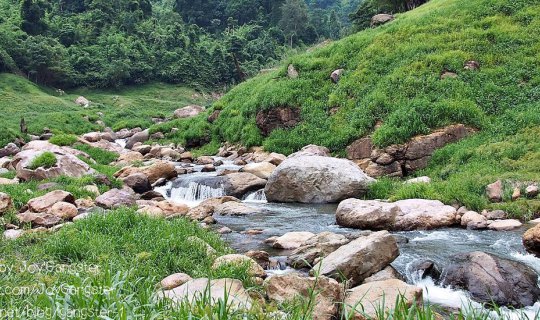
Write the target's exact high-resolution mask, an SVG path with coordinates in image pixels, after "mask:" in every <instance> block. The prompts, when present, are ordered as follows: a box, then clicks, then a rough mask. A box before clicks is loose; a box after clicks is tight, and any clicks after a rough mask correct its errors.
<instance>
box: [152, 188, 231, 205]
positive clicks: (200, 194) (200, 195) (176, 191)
mask: <svg viewBox="0 0 540 320" xmlns="http://www.w3.org/2000/svg"><path fill="white" fill-rule="evenodd" d="M171 186H172V182H169V183H167V184H166V185H164V186H161V187H157V188H155V191H157V192H159V193H161V194H162V195H163V196H164V197H165V198H166V199H167V200H171V201H174V202H176V203H183V204H186V205H188V206H189V207H195V206H197V205H199V204H200V203H201V202H202V201H204V200H207V199H210V198H218V197H223V196H225V190H224V189H223V188H212V187H209V186H205V185H201V184H199V183H197V182H190V183H189V184H188V186H187V187H177V188H171ZM168 190H170V193H169V192H168Z"/></svg>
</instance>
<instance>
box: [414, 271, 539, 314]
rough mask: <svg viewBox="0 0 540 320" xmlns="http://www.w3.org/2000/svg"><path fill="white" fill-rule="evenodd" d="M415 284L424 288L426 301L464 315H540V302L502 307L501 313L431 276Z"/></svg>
mask: <svg viewBox="0 0 540 320" xmlns="http://www.w3.org/2000/svg"><path fill="white" fill-rule="evenodd" d="M414 285H416V286H418V287H420V288H422V289H423V291H424V295H423V298H424V302H427V303H429V304H430V305H439V306H443V307H447V308H452V309H460V310H461V311H462V313H463V314H464V315H468V314H469V315H472V314H474V315H479V314H481V315H489V318H491V319H494V320H495V319H504V320H526V319H531V320H532V319H538V316H540V302H537V303H535V304H534V305H533V306H530V307H526V308H522V309H509V308H505V307H502V308H500V309H499V312H500V313H497V312H496V311H494V310H489V309H486V308H484V307H483V306H482V304H480V303H478V302H475V301H473V300H471V298H470V296H469V294H468V293H467V292H466V291H462V290H455V289H452V288H449V287H441V286H437V285H435V283H434V281H433V279H431V278H425V279H421V280H418V281H415V283H414Z"/></svg>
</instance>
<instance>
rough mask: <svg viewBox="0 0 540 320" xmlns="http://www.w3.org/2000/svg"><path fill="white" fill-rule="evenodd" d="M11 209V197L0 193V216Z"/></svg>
mask: <svg viewBox="0 0 540 320" xmlns="http://www.w3.org/2000/svg"><path fill="white" fill-rule="evenodd" d="M12 207H13V202H12V200H11V197H10V196H9V195H8V194H7V193H3V192H0V215H2V214H3V213H6V212H7V211H8V210H9V209H11V208H12Z"/></svg>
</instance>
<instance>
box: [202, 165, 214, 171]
mask: <svg viewBox="0 0 540 320" xmlns="http://www.w3.org/2000/svg"><path fill="white" fill-rule="evenodd" d="M214 171H216V167H214V165H213V164H206V165H204V167H202V169H201V172H214Z"/></svg>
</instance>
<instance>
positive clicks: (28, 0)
mask: <svg viewBox="0 0 540 320" xmlns="http://www.w3.org/2000/svg"><path fill="white" fill-rule="evenodd" d="M45 9H46V8H45V4H44V3H43V2H41V1H39V0H38V1H34V0H23V2H22V4H21V19H22V24H21V29H23V30H24V31H25V32H26V33H28V34H30V35H38V34H41V33H43V32H44V31H45V29H47V25H46V24H45V22H43V20H42V19H43V18H44V17H45Z"/></svg>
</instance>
